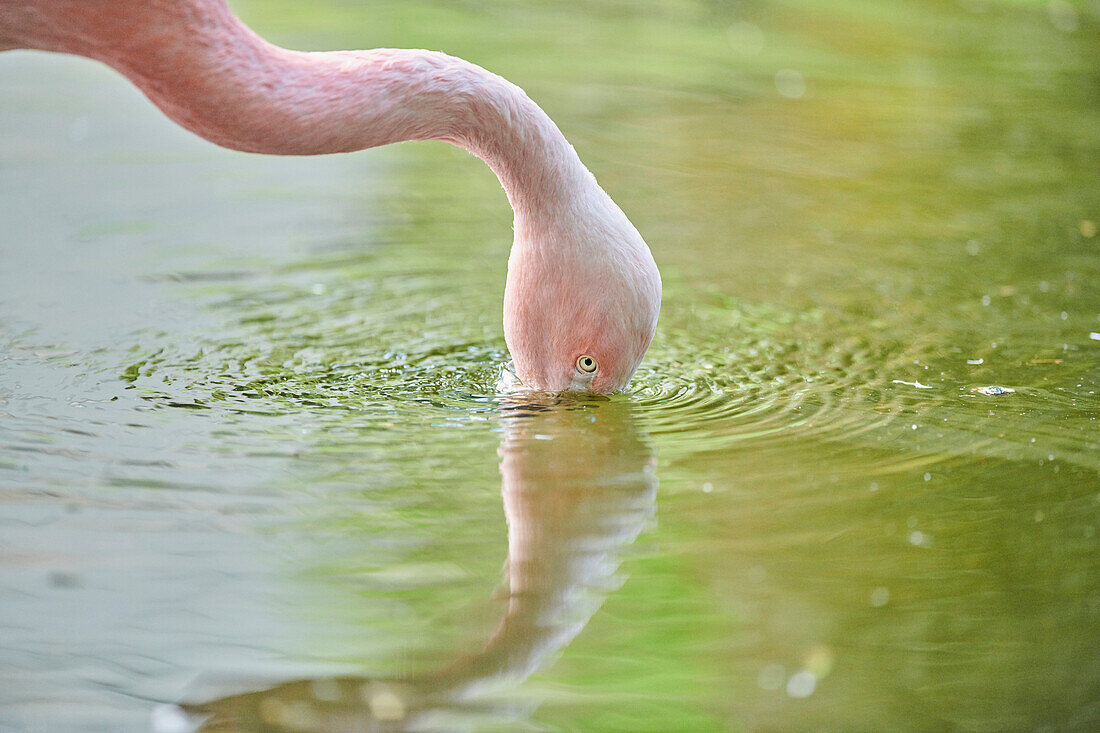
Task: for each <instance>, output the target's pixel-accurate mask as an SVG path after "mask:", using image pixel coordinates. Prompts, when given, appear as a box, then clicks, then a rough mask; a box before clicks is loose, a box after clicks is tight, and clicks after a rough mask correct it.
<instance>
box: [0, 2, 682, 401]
mask: <svg viewBox="0 0 1100 733" xmlns="http://www.w3.org/2000/svg"><path fill="white" fill-rule="evenodd" d="M11 48H36V49H42V50H46V51H59V52H63V53H73V54H78V55H81V56H87V57H90V58H94V59H98V60H100V61H102V62H104V63H106V64H109V65H110V66H112V67H114V68H115V69H117V70H118V71H119V72H121V73H122V74H124V75H125V76H126V77H128V78H129V79H130V80H131V81H133V82H134V83H135V84H136V85H137V86H138V87H139V88H140V89H141V90H142V91H143V92H144V93H145V94H146V95H147V96H148V97H149V99H151V100H152V101H153V103H154V104H156V105H157V106H158V107H160V109H161V110H163V111H164V113H165V114H167V115H168V116H169V117H171V118H172V119H173V120H175V121H176V122H178V123H179V124H180V125H182V126H184V127H186V128H187V129H189V130H191V131H193V132H195V133H197V134H199V135H201V136H202V137H204V138H206V139H208V140H211V141H212V142H215V143H217V144H219V145H223V146H225V147H228V148H234V149H237V150H244V151H248V152H254V153H270V154H276V155H316V154H322V153H340V152H348V151H352V150H359V149H362V148H369V147H375V146H378V145H386V144H388V143H394V142H399V141H402V140H444V141H446V142H449V143H452V144H454V145H459V146H461V147H463V148H466V149H467V150H469V151H470V152H472V153H474V154H475V155H477V156H478V157H480V158H482V159H483V160H484V161H485V162H486V163H487V164H488V165H489V167H490V168H492V170H493V172H494V173H496V175H497V177H498V178H499V179H500V181H501V184H502V185H503V186H504V190H505V192H506V193H507V195H508V200H509V202H510V203H511V205H512V209H513V210H514V212H515V241H514V243H513V246H512V253H511V255H510V257H509V260H508V282H507V285H506V288H505V294H504V336H505V340H506V341H507V343H508V349H509V351H510V352H511V354H512V358H513V360H514V362H515V368H516V373H517V374H518V376H519V378H520V379H521V380H522V381H523V383H524V384H526V385H527V386H528V387H531V388H533V389H539V390H547V391H562V390H567V389H588V390H591V391H595V392H615V391H619V390H621V389H622V388H624V387H625V386H626V384H627V383H628V382H629V380H630V377H631V375H632V374H633V373H634V370H635V369H636V368H637V366H638V363H639V362H640V361H641V359H642V356H643V355H644V354H645V352H646V349H647V348H648V347H649V342H650V340H651V338H652V336H653V331H654V329H655V328H656V323H657V314H658V311H659V309H660V299H661V280H660V276H659V274H658V272H657V266H656V264H655V263H654V261H653V257H652V255H651V254H650V251H649V247H648V246H646V244H645V242H644V241H643V240H642V238H641V236H640V235H639V234H638V231H637V230H636V229H635V228H634V226H633V225H632V224H631V223H630V221H629V220H628V219H627V218H626V216H625V215H624V214H623V213H622V211H621V210H620V209H619V207H618V206H616V205H615V203H614V202H613V201H612V200H611V198H610V197H609V196H608V195H607V194H606V193H604V191H603V189H601V188H600V187H599V185H598V184H597V183H596V180H595V178H593V176H592V174H591V173H589V172H588V170H587V169H586V168H585V167H584V164H582V163H581V161H580V159H579V158H578V157H577V154H576V152H575V151H574V150H573V147H572V146H571V145H570V144H569V142H568V141H567V140H566V139H565V137H564V136H563V135H562V134H561V132H560V131H559V130H558V128H557V127H556V126H555V125H554V123H553V121H551V120H550V118H549V117H547V115H546V114H545V113H544V112H543V111H542V110H541V109H540V108H539V107H538V105H536V104H535V103H534V102H532V101H531V100H530V99H529V98H528V97H527V95H526V94H524V92H523V90H521V89H520V88H519V87H517V86H515V85H514V84H511V83H509V82H508V81H505V80H504V79H502V78H501V77H499V76H497V75H495V74H492V73H490V72H488V71H486V70H485V69H482V68H481V67H479V66H475V65H474V64H471V63H468V62H466V61H463V60H461V59H457V58H454V57H452V56H447V55H445V54H441V53H434V52H430V51H412V50H397V49H376V50H372V51H334V52H323V53H302V52H297V51H290V50H287V49H283V48H279V47H278V46H274V45H272V44H270V43H267V42H266V41H264V40H263V39H261V38H260V37H259V36H257V35H256V34H255V33H253V32H252V31H251V30H249V29H248V28H247V27H246V26H245V25H244V24H243V23H241V22H240V21H239V20H238V19H237V18H236V17H235V16H234V15H233V14H232V13H231V12H230V11H229V8H228V7H227V6H226V4H225V2H224V0H111V1H108V0H4V2H3V3H2V4H0V50H3V49H11ZM582 354H587V355H589V356H592V357H594V358H595V359H596V361H597V363H598V365H599V367H598V370H597V371H596V373H595V374H594V375H585V374H583V373H582V372H581V371H580V370H578V369H577V368H576V366H575V364H576V361H577V358H578V357H579V356H581V355H582Z"/></svg>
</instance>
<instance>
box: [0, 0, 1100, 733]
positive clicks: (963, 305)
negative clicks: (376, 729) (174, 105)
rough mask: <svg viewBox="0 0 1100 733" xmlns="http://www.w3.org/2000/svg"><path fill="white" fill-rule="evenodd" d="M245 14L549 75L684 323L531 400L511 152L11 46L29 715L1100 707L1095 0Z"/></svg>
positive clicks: (6, 299) (320, 716)
mask: <svg viewBox="0 0 1100 733" xmlns="http://www.w3.org/2000/svg"><path fill="white" fill-rule="evenodd" d="M372 5H373V4H372ZM234 7H235V8H236V9H237V10H238V11H239V12H240V13H241V14H242V16H243V17H244V18H245V19H246V20H247V21H248V22H249V23H250V24H252V25H253V26H255V27H256V28H257V29H258V30H259V31H260V32H261V33H263V34H264V35H265V36H267V37H269V38H271V39H272V40H274V41H276V42H279V43H282V44H284V45H288V46H293V47H297V48H312V49H325V48H348V47H351V48H356V47H373V46H398V47H427V48H434V49H441V50H445V51H448V52H450V53H454V54H457V55H461V56H464V57H466V58H469V59H471V60H473V61H475V62H477V63H480V64H482V65H484V66H486V67H489V68H491V69H493V70H495V71H497V72H499V73H501V74H503V75H505V76H506V77H508V78H510V79H512V80H514V81H516V82H517V83H519V84H520V85H522V86H523V87H524V88H526V89H527V90H528V92H529V93H530V94H531V95H532V96H533V97H534V98H535V99H536V100H538V101H539V102H540V103H541V104H542V105H543V106H544V107H545V108H546V109H547V110H548V112H549V113H550V114H551V116H552V117H553V118H554V119H555V120H556V121H557V122H558V124H559V125H560V126H561V128H562V129H563V130H564V131H565V133H566V134H567V136H568V137H569V138H570V140H571V141H572V142H573V143H574V145H575V146H576V147H577V149H578V151H579V153H580V154H581V157H582V159H584V160H585V161H586V163H587V164H588V165H589V166H590V167H591V168H592V169H593V171H594V172H595V173H596V175H597V177H598V178H599V179H600V181H601V183H603V185H604V186H605V188H607V189H608V190H609V191H610V192H611V194H612V195H613V196H614V197H615V199H616V200H617V201H618V202H619V203H620V205H622V207H623V208H624V210H625V211H626V212H627V214H628V215H629V216H630V217H631V218H632V220H633V221H634V222H635V223H636V224H637V225H638V227H639V229H640V230H641V231H642V232H643V234H644V235H645V236H646V238H647V241H649V243H650V245H651V246H652V248H653V250H654V254H655V256H656V259H657V261H658V263H659V265H660V267H661V269H662V273H663V275H664V279H665V300H664V304H663V311H662V316H661V322H660V325H659V329H658V334H657V336H656V339H655V341H654V345H653V348H652V349H651V351H650V354H649V356H648V357H647V359H646V361H645V362H644V363H643V365H642V367H641V369H640V371H639V373H638V375H637V376H636V378H635V380H634V382H633V384H632V386H631V389H630V390H629V392H628V393H627V394H625V395H621V396H616V397H614V398H612V399H610V400H607V399H590V400H585V399H564V400H555V399H543V400H536V401H526V400H517V399H515V398H514V397H509V396H507V395H502V394H500V393H499V391H498V389H497V379H498V377H499V375H500V372H501V369H502V368H503V366H504V365H505V363H506V362H507V358H508V357H507V352H506V350H505V346H504V342H503V336H502V333H501V328H500V308H501V295H502V291H503V283H504V274H505V261H506V257H507V252H508V248H509V246H510V243H511V230H510V223H511V214H510V212H509V210H508V208H507V204H506V201H505V199H504V196H503V193H502V192H501V191H500V188H499V185H498V184H497V182H496V180H495V179H494V178H493V176H492V174H491V173H490V172H489V171H488V170H487V169H486V168H485V167H484V166H483V165H482V164H481V163H480V162H479V161H477V160H476V159H474V158H472V157H471V156H468V155H467V154H465V153H464V152H462V151H459V150H455V149H453V148H450V147H448V146H446V145H443V144H436V143H425V144H415V145H413V144H408V145H401V146H395V147H391V148H386V149H382V150H374V151H366V152H362V153H356V154H353V155H348V156H335V157H324V158H311V159H278V158H267V157H261V156H249V155H244V154H238V153H232V152H228V151H224V150H221V149H218V148H215V147H213V146H211V145H209V144H207V143H205V142H203V141H201V140H198V139H196V138H194V137H193V136H191V135H190V134H188V133H186V132H184V131H182V130H179V129H178V128H176V127H174V126H173V125H172V124H171V123H169V122H167V121H166V120H164V119H163V118H162V117H161V116H160V115H159V114H158V113H157V112H156V111H155V110H154V109H153V108H152V107H151V105H149V103H148V102H146V101H145V100H144V99H143V98H142V97H141V95H140V94H139V93H138V92H136V91H135V90H134V89H132V88H131V87H129V86H128V85H127V84H126V83H125V82H124V81H123V80H121V79H120V78H119V77H117V76H116V75H114V74H113V72H111V71H109V70H107V69H105V68H102V67H100V66H98V65H96V64H94V63H92V62H88V61H85V60H80V59H73V58H66V57H60V56H49V55H46V54H39V53H30V52H11V53H5V54H0V130H2V132H3V134H2V135H0V221H2V222H3V229H2V233H0V728H5V729H7V728H11V729H15V730H28V731H57V730H74V731H79V730H88V731H91V730H118V731H127V730H135V731H138V730H148V729H150V726H151V725H152V723H151V719H152V716H154V711H159V712H158V713H156V715H158V716H160V717H159V718H157V720H159V721H160V724H161V725H166V724H170V723H171V722H172V719H171V718H165V717H164V716H165V715H167V714H168V713H166V712H165V711H166V710H169V709H168V708H164V707H158V706H159V705H162V704H164V703H188V704H193V705H194V706H195V708H194V709H195V710H197V711H200V712H202V713H204V714H207V715H213V716H214V717H213V718H210V719H209V722H208V729H209V730H223V729H234V730H238V729H240V730H326V729H336V728H334V726H337V725H340V724H347V723H348V722H349V721H351V723H352V724H354V725H357V726H359V727H360V728H366V727H368V726H369V725H372V724H373V723H372V722H371V721H374V722H378V721H382V722H381V725H384V726H389V727H392V728H394V729H401V728H408V729H414V728H415V729H428V730H433V729H437V730H454V729H467V730H522V729H537V730H546V729H551V730H557V729H567V730H570V729H583V730H622V729H633V730H687V729H691V730H713V729H719V730H805V729H832V730H973V731H992V730H998V731H999V730H1035V729H1040V730H1090V729H1093V728H1095V727H1096V726H1097V725H1100V656H1098V655H1097V653H1096V650H1097V648H1100V580H1098V578H1097V573H1096V557H1097V552H1098V550H1100V540H1098V539H1097V537H1096V530H1097V524H1098V521H1100V481H1098V474H1100V459H1098V458H1097V456H1098V455H1100V453H1098V450H1097V448H1098V445H1097V443H1098V442H1100V439H1098V436H1100V426H1098V424H1097V416H1098V415H1100V398H1098V397H1097V395H1096V391H1097V389H1098V385H1100V369H1098V366H1097V364H1098V362H1097V354H1098V349H1100V291H1098V288H1097V286H1096V283H1097V281H1098V278H1100V258H1098V251H1097V248H1098V242H1100V236H1098V235H1097V228H1098V226H1100V166H1098V165H1097V161H1098V160H1100V94H1098V89H1100V86H1098V80H1100V62H1098V59H1100V54H1097V49H1100V10H1098V9H1097V6H1096V4H1095V3H1070V2H1050V3H1041V2H1035V3H1029V2H981V1H980V0H971V1H968V2H934V1H932V0H927V1H925V2H893V1H889V2H873V3H872V2H845V3H841V2H828V3H805V2H794V1H791V2H755V3H744V4H725V3H701V2H698V3H697V2H679V1H675V2H674V1H672V0H669V1H667V2H616V3H601V4H592V3H579V2H576V3H575V2H553V3H551V2H546V3H527V4H523V5H516V4H513V3H497V2H490V3H478V4H465V3H464V4H458V5H455V4H451V3H432V2H405V3H394V4H381V5H378V6H375V7H367V8H364V9H360V8H358V7H357V6H355V5H353V4H341V3H321V4H318V3H297V2H290V1H289V0H285V1H283V0H280V1H279V2H274V1H272V2H257V1H253V2H247V3H238V4H235V5H234ZM990 386H996V387H999V388H1001V389H1000V390H994V391H999V392H1000V394H988V392H989V390H988V389H986V388H988V387H990ZM227 721H228V722H227ZM326 725H327V726H329V728H325V727H324V726H326ZM218 726H222V727H218ZM234 726H235V727H234Z"/></svg>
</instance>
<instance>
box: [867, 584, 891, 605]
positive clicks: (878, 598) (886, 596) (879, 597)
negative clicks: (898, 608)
mask: <svg viewBox="0 0 1100 733" xmlns="http://www.w3.org/2000/svg"><path fill="white" fill-rule="evenodd" d="M889 602H890V591H889V589H887V588H886V586H883V585H880V586H879V587H877V588H875V589H874V590H873V591H871V605H872V606H874V607H875V608H882V607H883V606H885V605H886V604H887V603H889Z"/></svg>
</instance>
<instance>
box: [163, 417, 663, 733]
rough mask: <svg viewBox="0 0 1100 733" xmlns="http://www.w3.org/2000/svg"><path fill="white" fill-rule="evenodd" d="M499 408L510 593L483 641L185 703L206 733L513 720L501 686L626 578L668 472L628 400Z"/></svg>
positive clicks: (551, 651) (560, 640)
mask: <svg viewBox="0 0 1100 733" xmlns="http://www.w3.org/2000/svg"><path fill="white" fill-rule="evenodd" d="M502 412H503V417H502V422H503V425H504V439H503V441H502V443H501V446H500V450H499V453H500V458H501V462H500V472H501V476H502V494H503V500H504V513H505V516H506V518H507V521H508V559H507V562H506V566H505V581H506V588H507V594H508V596H507V597H508V602H507V606H506V610H505V613H504V617H503V618H502V619H501V621H500V623H499V625H498V626H497V627H496V629H495V631H494V632H493V634H492V636H491V637H490V639H489V640H488V642H487V643H486V644H485V646H484V648H483V649H482V650H481V651H480V652H478V653H476V654H472V655H467V656H461V657H459V658H456V659H454V660H450V661H449V662H447V663H446V664H444V665H442V666H440V667H439V668H437V669H434V670H431V671H428V672H425V673H423V674H419V675H415V676H410V677H405V678H398V679H375V678H370V677H355V676H345V677H331V678H324V679H305V680H296V681H293V682H287V683H284V684H280V685H277V686H274V687H270V688H267V689H261V690H257V691H253V692H248V693H245V694H239V695H232V696H228V697H223V698H219V699H215V700H210V701H208V702H204V703H198V704H188V705H184V706H183V707H182V709H183V710H186V711H187V714H189V715H191V716H193V717H192V720H194V721H196V724H197V725H198V726H199V730H202V731H229V730H232V731H260V730H263V731H299V732H301V731H315V732H321V731H325V732H333V731H350V730H355V731H374V730H406V729H422V728H424V727H425V726H427V727H439V726H441V725H442V726H443V727H447V723H446V721H447V720H452V721H454V720H455V719H457V718H459V717H464V716H465V715H469V714H471V713H476V714H477V715H478V716H479V717H480V718H481V719H482V720H484V716H488V717H489V718H493V717H500V716H506V717H507V718H508V719H512V720H514V717H515V715H516V714H517V710H516V709H515V706H514V705H513V704H511V703H509V702H508V701H507V699H506V696H503V695H500V694H499V693H501V692H506V691H507V690H508V689H509V688H512V687H514V686H516V685H518V684H519V683H521V682H522V681H523V680H524V679H526V678H527V677H528V676H529V675H531V674H532V673H533V672H535V671H536V670H538V669H540V668H541V667H544V666H546V665H547V664H548V663H549V662H550V661H551V660H552V658H553V657H554V655H555V654H556V653H557V652H559V651H560V650H561V649H563V648H564V647H565V646H566V645H568V644H569V643H570V641H572V640H573V639H574V638H575V637H576V636H577V635H578V634H579V633H580V632H581V630H582V629H583V628H584V627H585V625H586V624H587V623H588V621H589V619H591V617H592V615H593V614H594V613H595V612H596V611H597V609H598V608H599V606H600V604H601V603H602V601H603V598H604V596H605V595H606V594H607V593H608V592H609V591H612V590H614V589H615V588H616V587H617V586H618V584H619V582H620V581H619V578H618V577H617V572H618V567H619V562H620V555H621V552H622V550H623V549H624V548H625V547H626V546H627V545H629V544H631V543H632V542H633V541H634V540H635V538H637V536H638V534H639V533H640V532H641V531H642V529H643V528H644V527H645V525H646V523H647V521H648V520H649V518H650V517H651V516H652V515H653V513H654V510H655V506H656V503H655V502H656V492H657V477H656V473H655V471H654V467H655V459H654V456H653V451H652V449H651V447H650V445H649V443H648V441H647V439H646V437H645V436H644V435H643V434H641V433H640V432H639V431H638V429H637V428H636V426H635V424H634V419H633V415H632V409H631V406H630V405H629V404H628V403H625V402H622V401H615V400H596V399H593V398H587V399H583V398H576V399H573V398H569V397H558V398H555V401H554V402H553V403H547V402H537V401H532V400H529V399H525V400H522V401H513V402H510V403H508V404H505V405H504V406H503V409H502ZM491 693H498V694H497V695H492V694H491ZM180 714H181V715H182V712H181V713H180Z"/></svg>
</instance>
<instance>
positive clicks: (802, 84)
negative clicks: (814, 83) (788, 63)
mask: <svg viewBox="0 0 1100 733" xmlns="http://www.w3.org/2000/svg"><path fill="white" fill-rule="evenodd" d="M775 88H776V89H777V90H779V93H780V94H782V95H783V96H784V97H786V98H788V99H801V98H802V96H803V95H804V94H806V79H805V78H804V77H803V76H802V74H801V73H799V72H798V71H795V70H794V69H780V70H779V71H777V72H776V73H775Z"/></svg>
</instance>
